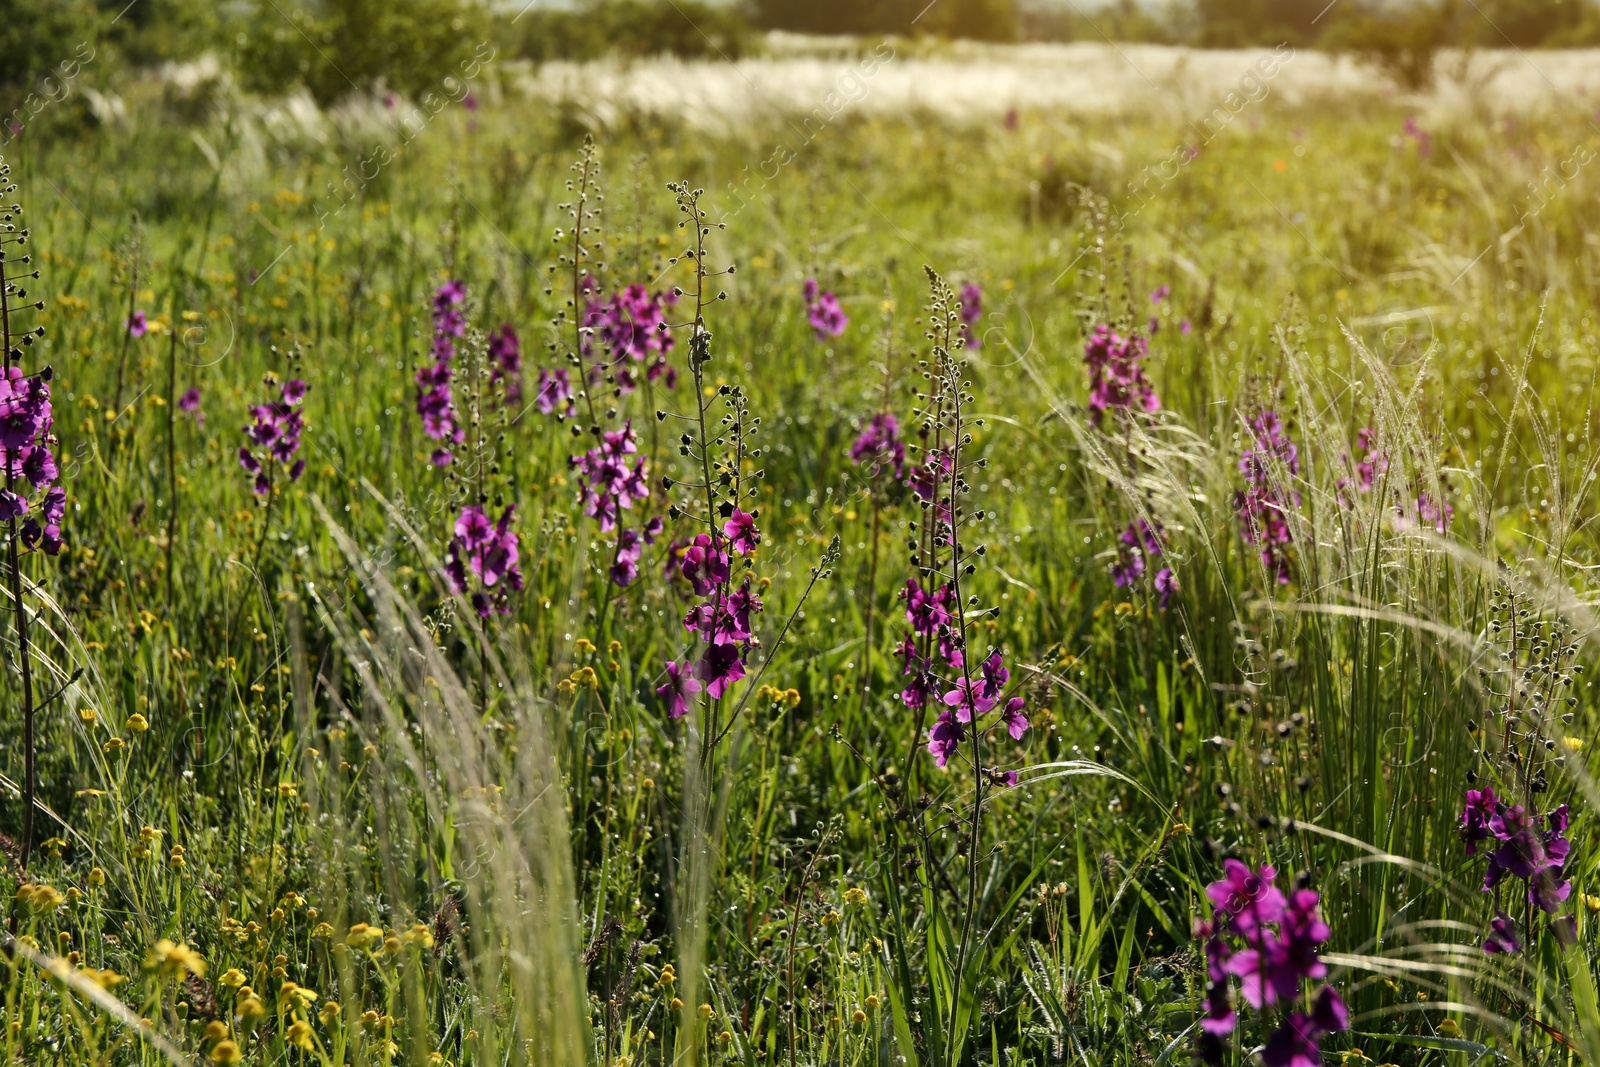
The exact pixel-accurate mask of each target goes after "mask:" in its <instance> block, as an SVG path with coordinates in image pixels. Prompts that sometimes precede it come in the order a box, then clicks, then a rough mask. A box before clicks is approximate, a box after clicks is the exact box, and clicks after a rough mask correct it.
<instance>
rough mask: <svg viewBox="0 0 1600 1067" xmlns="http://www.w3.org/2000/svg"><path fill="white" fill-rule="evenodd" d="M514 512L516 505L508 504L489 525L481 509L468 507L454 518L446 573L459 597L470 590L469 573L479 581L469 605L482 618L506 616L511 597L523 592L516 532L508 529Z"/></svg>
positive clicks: (485, 514)
mask: <svg viewBox="0 0 1600 1067" xmlns="http://www.w3.org/2000/svg"><path fill="white" fill-rule="evenodd" d="M515 513H516V507H515V505H507V507H506V509H505V511H503V512H501V514H500V519H499V521H498V522H494V523H491V522H490V519H489V515H488V513H487V512H485V511H484V509H483V508H482V507H480V506H478V505H476V504H469V505H467V506H466V507H464V508H462V509H461V514H459V515H458V516H456V521H455V527H454V530H455V533H454V536H453V537H451V538H450V546H449V549H448V552H447V560H446V562H445V573H446V574H447V575H448V576H449V578H450V584H451V587H452V588H453V589H454V590H455V592H457V593H460V594H465V593H467V592H469V590H471V587H472V580H471V578H470V577H469V574H470V575H471V576H473V577H476V578H477V579H478V582H479V583H480V585H481V588H480V589H479V590H478V591H476V592H473V593H472V604H473V607H474V608H476V609H477V612H478V614H479V615H481V616H483V617H484V618H488V617H489V616H490V615H492V614H499V615H509V614H510V613H511V600H510V594H511V593H513V592H519V591H521V589H522V569H521V567H520V565H519V562H520V556H521V553H520V550H519V546H518V539H517V534H516V531H515V530H513V529H511V522H512V519H513V516H514V515H515Z"/></svg>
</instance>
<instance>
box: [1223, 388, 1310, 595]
mask: <svg viewBox="0 0 1600 1067" xmlns="http://www.w3.org/2000/svg"><path fill="white" fill-rule="evenodd" d="M1250 438H1251V447H1249V448H1247V449H1245V451H1244V454H1243V455H1241V456H1240V457H1239V471H1240V473H1242V474H1243V475H1244V480H1245V487H1244V488H1243V489H1239V490H1236V491H1235V492H1234V494H1233V509H1234V511H1235V513H1236V514H1237V515H1238V516H1239V533H1240V536H1242V537H1243V538H1244V541H1245V543H1246V544H1248V545H1252V546H1255V547H1256V548H1258V549H1259V550H1260V556H1261V565H1262V566H1263V567H1265V568H1266V569H1267V573H1268V574H1270V575H1272V577H1273V578H1274V580H1276V581H1277V582H1278V584H1279V585H1287V584H1288V582H1289V546H1290V545H1291V544H1293V543H1294V532H1293V531H1292V530H1291V529H1290V528H1289V521H1288V517H1287V516H1288V512H1289V511H1290V510H1291V509H1292V508H1294V507H1297V506H1298V505H1299V503H1300V494H1299V493H1298V492H1297V491H1295V490H1293V489H1290V488H1288V487H1287V486H1286V485H1285V484H1284V483H1285V480H1286V478H1287V477H1290V476H1294V475H1297V474H1299V473H1300V449H1299V446H1297V445H1296V444H1295V443H1294V442H1293V441H1291V440H1290V439H1289V436H1288V435H1287V434H1286V433H1285V432H1284V430H1283V422H1282V420H1280V419H1279V418H1278V415H1277V413H1276V412H1273V411H1263V412H1262V413H1261V414H1259V415H1257V416H1256V417H1255V418H1253V419H1251V420H1250Z"/></svg>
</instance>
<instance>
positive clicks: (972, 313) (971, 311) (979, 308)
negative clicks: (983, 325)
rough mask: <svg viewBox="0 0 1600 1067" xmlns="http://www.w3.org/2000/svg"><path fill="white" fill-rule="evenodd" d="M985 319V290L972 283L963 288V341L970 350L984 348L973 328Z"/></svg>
mask: <svg viewBox="0 0 1600 1067" xmlns="http://www.w3.org/2000/svg"><path fill="white" fill-rule="evenodd" d="M982 317H983V290H982V289H981V288H979V287H978V286H976V285H974V284H973V283H971V282H968V283H967V284H966V285H963V286H962V287H961V339H962V341H963V342H965V344H966V346H967V347H968V348H982V347H983V342H982V341H981V340H980V339H979V338H978V335H977V334H975V333H973V332H972V327H973V326H974V325H975V324H976V323H977V321H978V320H979V319H980V318H982Z"/></svg>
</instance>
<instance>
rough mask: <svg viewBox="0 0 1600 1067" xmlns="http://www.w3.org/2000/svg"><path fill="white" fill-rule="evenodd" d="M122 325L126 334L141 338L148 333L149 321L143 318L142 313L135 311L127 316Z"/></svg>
mask: <svg viewBox="0 0 1600 1067" xmlns="http://www.w3.org/2000/svg"><path fill="white" fill-rule="evenodd" d="M123 325H124V326H125V327H127V330H128V333H130V334H132V335H133V336H134V337H143V336H144V335H145V334H147V333H149V332H150V320H149V319H147V318H145V316H144V312H143V311H135V312H134V313H133V314H132V315H129V316H128V318H127V320H126V321H124V322H123Z"/></svg>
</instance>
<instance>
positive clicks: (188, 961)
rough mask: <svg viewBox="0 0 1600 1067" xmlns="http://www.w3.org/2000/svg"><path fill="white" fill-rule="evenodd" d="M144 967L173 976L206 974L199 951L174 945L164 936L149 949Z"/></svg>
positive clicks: (200, 976) (203, 975)
mask: <svg viewBox="0 0 1600 1067" xmlns="http://www.w3.org/2000/svg"><path fill="white" fill-rule="evenodd" d="M145 967H146V968H148V969H150V970H154V971H157V972H159V973H161V974H164V975H168V976H173V977H182V976H183V975H184V974H192V975H194V976H195V977H196V978H204V977H205V976H206V961H205V960H203V959H201V958H200V954H199V953H197V952H195V951H194V949H192V948H190V947H189V946H188V945H174V944H173V943H172V942H171V941H168V940H167V939H166V938H162V939H161V940H160V941H157V942H156V946H155V948H153V949H151V950H150V955H149V956H148V957H147V958H146V959H145Z"/></svg>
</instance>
